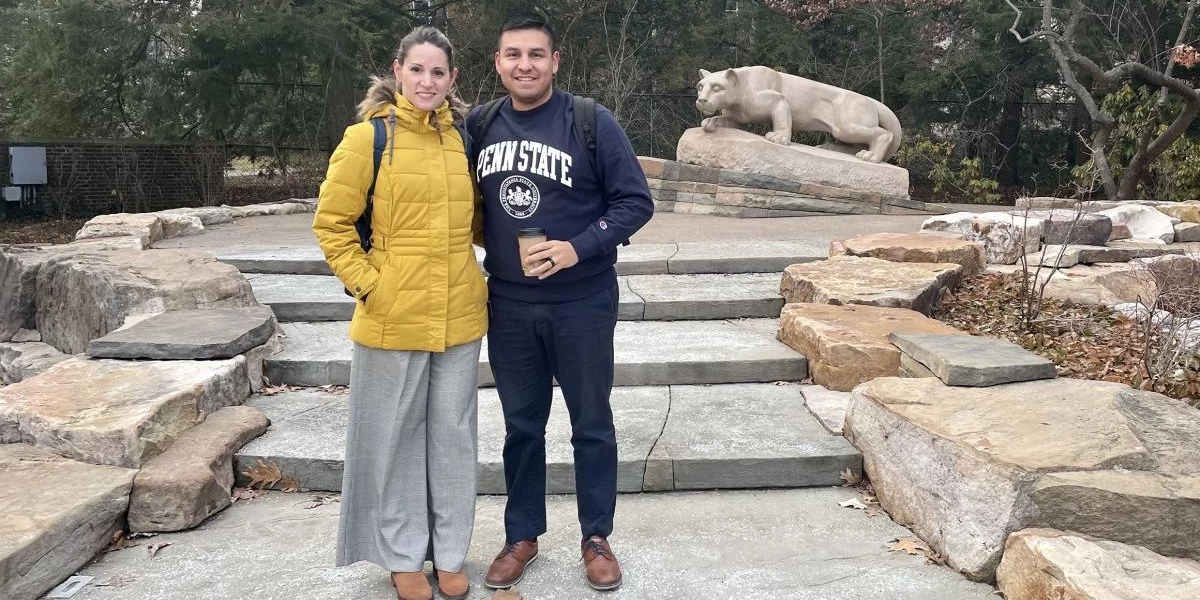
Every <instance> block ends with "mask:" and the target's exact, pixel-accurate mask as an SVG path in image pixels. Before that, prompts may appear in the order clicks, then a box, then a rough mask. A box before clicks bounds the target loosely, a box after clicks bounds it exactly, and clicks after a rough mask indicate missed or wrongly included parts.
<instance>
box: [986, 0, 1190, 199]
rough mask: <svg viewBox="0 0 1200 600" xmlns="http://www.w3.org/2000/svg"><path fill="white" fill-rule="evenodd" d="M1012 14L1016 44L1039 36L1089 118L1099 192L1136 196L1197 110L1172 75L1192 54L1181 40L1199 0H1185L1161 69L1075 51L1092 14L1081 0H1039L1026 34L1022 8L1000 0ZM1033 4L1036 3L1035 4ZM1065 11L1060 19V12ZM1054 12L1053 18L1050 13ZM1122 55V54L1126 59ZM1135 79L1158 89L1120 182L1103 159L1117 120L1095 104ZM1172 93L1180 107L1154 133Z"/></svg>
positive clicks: (1186, 89)
mask: <svg viewBox="0 0 1200 600" xmlns="http://www.w3.org/2000/svg"><path fill="white" fill-rule="evenodd" d="M1004 1H1005V2H1006V3H1007V4H1008V5H1009V7H1011V8H1012V10H1013V11H1014V12H1015V13H1016V19H1015V20H1014V21H1013V25H1012V27H1011V28H1009V31H1010V32H1011V33H1012V34H1013V35H1014V36H1016V38H1017V40H1018V41H1020V42H1021V43H1027V42H1029V41H1031V40H1044V41H1045V42H1046V44H1047V46H1048V47H1049V49H1050V53H1051V55H1052V56H1053V57H1054V60H1055V62H1056V63H1057V65H1058V70H1059V72H1060V73H1061V74H1062V77H1063V81H1064V82H1065V83H1066V85H1067V87H1068V88H1070V89H1071V91H1072V92H1074V94H1075V96H1076V97H1078V98H1079V101H1080V102H1081V103H1082V104H1083V106H1084V108H1085V109H1086V110H1087V112H1088V116H1089V117H1090V118H1091V120H1092V149H1093V153H1092V161H1093V163H1094V164H1095V167H1096V169H1097V172H1098V174H1099V175H1100V179H1101V181H1102V183H1103V187H1104V192H1105V195H1106V196H1107V197H1108V198H1109V199H1113V200H1130V199H1133V198H1134V197H1135V196H1136V195H1137V189H1138V183H1139V182H1140V181H1141V180H1142V178H1143V177H1145V175H1146V173H1147V169H1148V167H1149V166H1150V164H1151V163H1153V162H1154V161H1155V160H1157V159H1158V158H1159V157H1160V156H1162V153H1163V152H1165V151H1166V150H1167V148H1169V147H1170V146H1171V144H1172V143H1174V142H1175V140H1177V139H1179V138H1180V137H1181V136H1182V135H1183V134H1184V133H1186V132H1187V129H1188V127H1189V126H1190V125H1191V124H1192V121H1194V120H1195V118H1196V115H1197V114H1200V89H1196V88H1193V87H1192V86H1191V84H1190V83H1188V82H1186V81H1183V80H1181V79H1177V78H1175V77H1174V76H1173V69H1174V65H1175V62H1176V61H1177V60H1178V59H1181V58H1183V57H1186V56H1189V55H1193V53H1194V52H1195V50H1194V49H1192V48H1191V47H1190V46H1187V45H1185V44H1184V42H1185V40H1187V39H1188V37H1187V32H1188V30H1189V29H1190V28H1191V24H1192V19H1193V17H1194V15H1195V12H1196V5H1197V3H1200V0H1186V1H1187V4H1186V12H1185V15H1184V18H1183V23H1182V25H1181V26H1180V29H1179V34H1178V36H1177V38H1176V44H1175V46H1174V47H1172V49H1171V51H1170V55H1169V56H1168V57H1167V60H1166V67H1165V68H1164V69H1162V70H1161V71H1160V70H1158V69H1155V68H1151V67H1150V66H1148V65H1146V64H1143V63H1142V62H1137V61H1134V60H1126V61H1123V62H1118V63H1117V64H1116V65H1115V66H1113V67H1112V68H1110V69H1108V70H1105V69H1104V68H1102V67H1101V66H1100V65H1099V64H1098V63H1096V62H1095V61H1094V60H1092V59H1091V58H1089V57H1087V56H1085V55H1084V54H1083V53H1082V52H1081V51H1080V50H1079V29H1080V24H1081V22H1082V21H1083V19H1084V18H1085V17H1088V16H1089V15H1091V14H1093V13H1092V11H1090V9H1089V8H1088V7H1087V6H1086V5H1085V4H1084V0H1070V8H1067V9H1056V8H1055V6H1054V0H1041V3H1040V4H1041V9H1042V11H1041V13H1042V21H1041V26H1040V29H1039V30H1037V31H1035V32H1033V33H1030V34H1029V35H1024V36H1023V35H1021V33H1020V31H1018V29H1017V27H1018V26H1019V25H1020V22H1021V17H1022V10H1021V8H1019V7H1018V6H1017V5H1016V4H1013V2H1012V0H1004ZM1035 6H1036V4H1035ZM1063 10H1066V11H1067V14H1066V15H1065V17H1066V18H1065V19H1063V18H1062V17H1061V12H1062V11H1063ZM1056 13H1058V16H1056ZM1126 56H1128V54H1127V53H1126V54H1124V55H1122V57H1123V58H1124V57H1126ZM1085 78H1086V79H1090V81H1091V89H1089V88H1088V86H1086V85H1084V83H1083V81H1081V79H1085ZM1130 80H1137V81H1141V82H1143V83H1146V84H1149V85H1152V86H1156V87H1160V88H1161V89H1162V92H1161V94H1160V96H1159V100H1158V102H1157V104H1156V113H1155V117H1156V118H1155V119H1152V120H1151V123H1150V124H1149V125H1147V126H1146V129H1144V130H1143V131H1142V132H1141V135H1140V137H1139V140H1138V143H1137V145H1136V148H1135V153H1134V155H1133V158H1131V159H1130V160H1129V164H1128V165H1126V166H1125V168H1124V170H1123V172H1122V173H1121V177H1120V181H1117V179H1116V177H1115V176H1114V174H1113V166H1112V165H1111V164H1109V161H1108V150H1109V144H1110V142H1111V140H1112V134H1113V130H1114V129H1115V128H1116V126H1117V119H1116V117H1114V116H1113V115H1111V114H1108V113H1107V112H1105V111H1104V110H1103V109H1102V108H1101V102H1100V100H1099V98H1102V97H1103V94H1104V93H1106V92H1107V91H1108V90H1112V89H1115V88H1116V87H1117V86H1118V85H1119V84H1120V83H1123V82H1126V81H1130ZM1168 94H1174V95H1175V96H1177V97H1178V98H1180V99H1181V100H1182V101H1183V109H1182V110H1181V111H1180V113H1179V114H1178V115H1176V117H1175V119H1174V121H1173V122H1172V123H1171V124H1170V126H1168V127H1167V128H1166V129H1164V130H1162V131H1161V132H1160V133H1158V134H1157V135H1155V132H1156V131H1157V129H1158V125H1159V123H1160V121H1159V119H1161V118H1162V117H1163V114H1162V113H1163V110H1164V109H1165V107H1166V97H1167V95H1168Z"/></svg>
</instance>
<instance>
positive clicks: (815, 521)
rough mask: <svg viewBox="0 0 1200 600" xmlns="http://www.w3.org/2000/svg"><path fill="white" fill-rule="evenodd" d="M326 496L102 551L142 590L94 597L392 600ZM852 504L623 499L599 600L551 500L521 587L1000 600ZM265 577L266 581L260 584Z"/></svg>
mask: <svg viewBox="0 0 1200 600" xmlns="http://www.w3.org/2000/svg"><path fill="white" fill-rule="evenodd" d="M322 495H323V494H322ZM317 496H318V494H280V493H270V494H268V495H267V496H266V497H263V498H260V499H258V500H253V501H240V502H238V503H236V504H234V505H233V506H232V507H230V508H229V509H228V510H226V511H224V512H222V513H221V514H220V515H218V516H217V517H216V518H214V519H213V520H212V521H210V522H209V523H206V524H204V525H202V526H201V527H200V528H199V529H195V530H192V531H186V532H181V533H168V534H162V535H160V536H158V537H156V538H154V541H156V542H171V543H172V545H171V546H168V547H166V548H164V549H162V550H160V551H159V552H158V554H157V555H156V556H155V557H154V560H146V551H145V549H144V548H143V547H141V546H138V547H134V548H132V549H129V550H123V551H121V552H112V553H108V554H105V555H103V556H102V557H100V558H99V559H98V560H97V561H96V562H95V563H93V564H91V565H89V566H88V567H86V568H85V569H84V570H83V571H81V574H82V575H87V576H93V577H96V583H106V582H110V581H114V580H119V579H120V578H121V577H122V576H125V577H126V578H127V579H132V581H129V582H128V583H125V584H124V585H123V586H122V587H113V586H104V587H94V586H93V587H89V588H88V589H87V590H86V592H87V595H86V600H128V599H130V598H147V599H149V598H179V597H181V596H180V590H186V592H185V593H186V595H187V597H188V598H194V599H196V600H224V599H229V598H245V597H247V594H248V593H253V594H254V595H255V596H256V597H257V598H258V599H259V600H288V599H308V598H379V599H384V598H394V597H395V591H394V590H393V589H392V588H391V586H390V584H389V583H388V577H387V572H386V571H384V570H382V569H380V568H379V567H376V566H374V565H371V564H369V563H359V564H356V565H353V566H349V567H343V568H336V567H334V566H333V559H334V549H335V548H336V545H337V544H336V541H337V527H338V514H339V512H340V509H341V504H340V503H336V502H335V503H332V504H327V505H323V506H318V507H316V508H311V509H307V508H304V506H305V505H307V504H308V503H309V502H311V501H312V500H313V498H315V497H317ZM853 497H855V494H854V492H853V490H846V489H809V490H755V491H729V492H692V493H673V494H632V495H623V496H621V497H620V498H619V499H618V501H617V512H616V524H615V525H616V526H615V529H614V534H613V536H612V538H611V539H612V544H613V549H614V551H615V552H616V554H617V556H618V557H619V558H620V559H621V566H622V568H623V570H624V572H625V581H624V583H623V585H622V586H621V589H620V590H618V591H616V592H612V593H611V594H606V595H602V594H601V593H597V592H592V591H591V590H589V589H588V588H587V585H586V584H585V583H584V581H583V569H582V566H581V565H580V564H579V556H578V554H579V523H578V519H577V517H576V505H575V498H573V497H570V496H551V497H548V498H547V499H546V500H547V517H548V518H547V525H548V530H547V532H546V533H545V535H543V536H541V537H540V538H539V544H538V545H539V547H540V550H541V556H540V557H539V559H538V561H537V563H535V564H534V565H532V567H531V568H530V569H529V571H528V572H527V573H526V575H525V579H524V580H523V581H522V582H521V583H520V584H519V585H518V588H519V590H520V592H521V593H523V594H524V596H525V597H526V598H530V599H531V600H533V599H536V600H580V599H581V598H582V599H600V598H614V599H617V598H628V599H650V598H664V599H702V598H738V599H739V600H780V599H781V598H783V597H786V598H788V599H789V600H827V599H830V598H845V599H850V598H853V599H855V600H995V598H996V596H995V595H994V593H993V592H994V590H993V589H992V588H991V586H986V585H981V584H973V583H971V582H968V581H966V580H964V579H963V578H962V577H961V576H960V575H958V574H956V573H954V572H953V571H951V570H950V569H947V568H945V567H940V566H935V565H929V564H927V563H926V559H925V557H923V556H909V555H906V554H904V553H897V552H889V551H888V546H889V545H890V543H891V542H892V540H894V539H896V538H900V537H906V536H909V535H911V534H910V533H909V532H908V531H907V530H906V529H904V528H903V527H900V526H898V525H896V524H895V523H893V522H891V521H889V520H888V519H887V518H886V517H875V518H868V517H867V516H866V514H865V512H864V511H861V510H849V509H845V508H841V507H839V506H838V504H837V503H838V502H840V501H843V500H847V499H849V498H853ZM504 501H505V499H504V498H496V497H486V496H484V497H480V498H479V501H478V504H477V509H476V513H475V514H476V517H475V534H474V535H473V536H472V540H471V547H470V550H469V552H468V555H467V560H466V569H467V575H468V577H469V578H470V580H471V583H472V591H471V594H470V596H469V599H470V600H483V599H487V598H492V595H493V593H492V591H491V590H486V589H483V586H482V585H481V582H482V581H483V578H484V575H485V572H486V571H487V567H488V564H490V562H491V560H492V558H493V557H495V555H496V552H497V551H498V550H499V549H500V547H501V545H502V543H503V541H504V519H503V512H504ZM263 573H270V574H271V576H270V581H269V582H264V583H261V584H256V583H252V582H256V581H259V579H261V578H262V576H263ZM248 590H252V592H248ZM780 590H786V592H784V593H785V594H786V596H781V592H780Z"/></svg>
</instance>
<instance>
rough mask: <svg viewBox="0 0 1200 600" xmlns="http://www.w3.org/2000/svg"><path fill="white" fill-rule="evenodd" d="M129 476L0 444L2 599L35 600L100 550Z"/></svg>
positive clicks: (120, 518) (115, 526) (121, 507)
mask: <svg viewBox="0 0 1200 600" xmlns="http://www.w3.org/2000/svg"><path fill="white" fill-rule="evenodd" d="M135 473H137V471H134V470H132V469H122V468H119V467H108V466H101V465H89V464H86V463H81V462H78V461H74V460H70V459H66V458H63V457H61V456H58V455H57V454H52V453H50V452H46V451H44V450H38V449H37V448H34V447H32V446H27V445H25V444H0V506H3V507H4V510H0V598H11V599H12V600H26V599H30V600H32V599H33V598H39V597H41V595H42V594H43V593H45V592H46V591H48V590H49V589H51V588H53V587H54V586H56V585H58V583H59V582H61V581H62V580H63V579H66V578H67V577H68V576H70V575H71V574H72V573H74V572H75V570H76V569H78V568H79V567H82V566H83V565H85V564H87V563H88V562H90V561H91V560H92V557H94V556H95V555H96V553H98V552H100V551H101V550H103V549H104V547H105V546H107V545H108V543H109V542H110V541H111V539H112V535H113V533H115V532H117V531H119V530H120V529H121V525H122V523H123V522H124V517H125V507H126V506H127V505H128V503H129V488H130V486H131V484H132V483H133V476H134V474H135Z"/></svg>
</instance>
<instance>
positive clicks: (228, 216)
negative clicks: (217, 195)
mask: <svg viewBox="0 0 1200 600" xmlns="http://www.w3.org/2000/svg"><path fill="white" fill-rule="evenodd" d="M154 214H156V215H159V216H160V217H161V216H162V215H186V216H188V217H195V218H197V219H200V223H201V225H203V226H204V227H207V226H209V225H220V224H222V223H229V222H232V221H233V209H232V208H229V207H227V206H197V207H191V208H169V209H167V210H160V211H158V212H156V213H154Z"/></svg>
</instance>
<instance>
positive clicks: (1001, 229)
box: [921, 212, 1045, 265]
mask: <svg viewBox="0 0 1200 600" xmlns="http://www.w3.org/2000/svg"><path fill="white" fill-rule="evenodd" d="M1044 229H1045V220H1044V219H1035V218H1028V219H1027V218H1025V217H1019V216H1016V215H1011V214H1008V213H1002V212H990V213H978V214H976V213H969V212H958V213H951V214H948V215H939V216H936V217H930V218H928V219H926V220H925V222H924V223H922V224H921V231H938V232H946V233H957V234H961V235H964V236H966V238H967V239H969V240H972V241H977V242H980V243H982V244H983V247H984V251H985V253H986V255H987V261H988V263H991V264H1000V265H1012V264H1016V262H1017V261H1018V260H1020V259H1021V256H1022V255H1024V254H1030V253H1032V252H1037V250H1038V249H1039V248H1041V247H1042V233H1043V231H1044Z"/></svg>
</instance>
